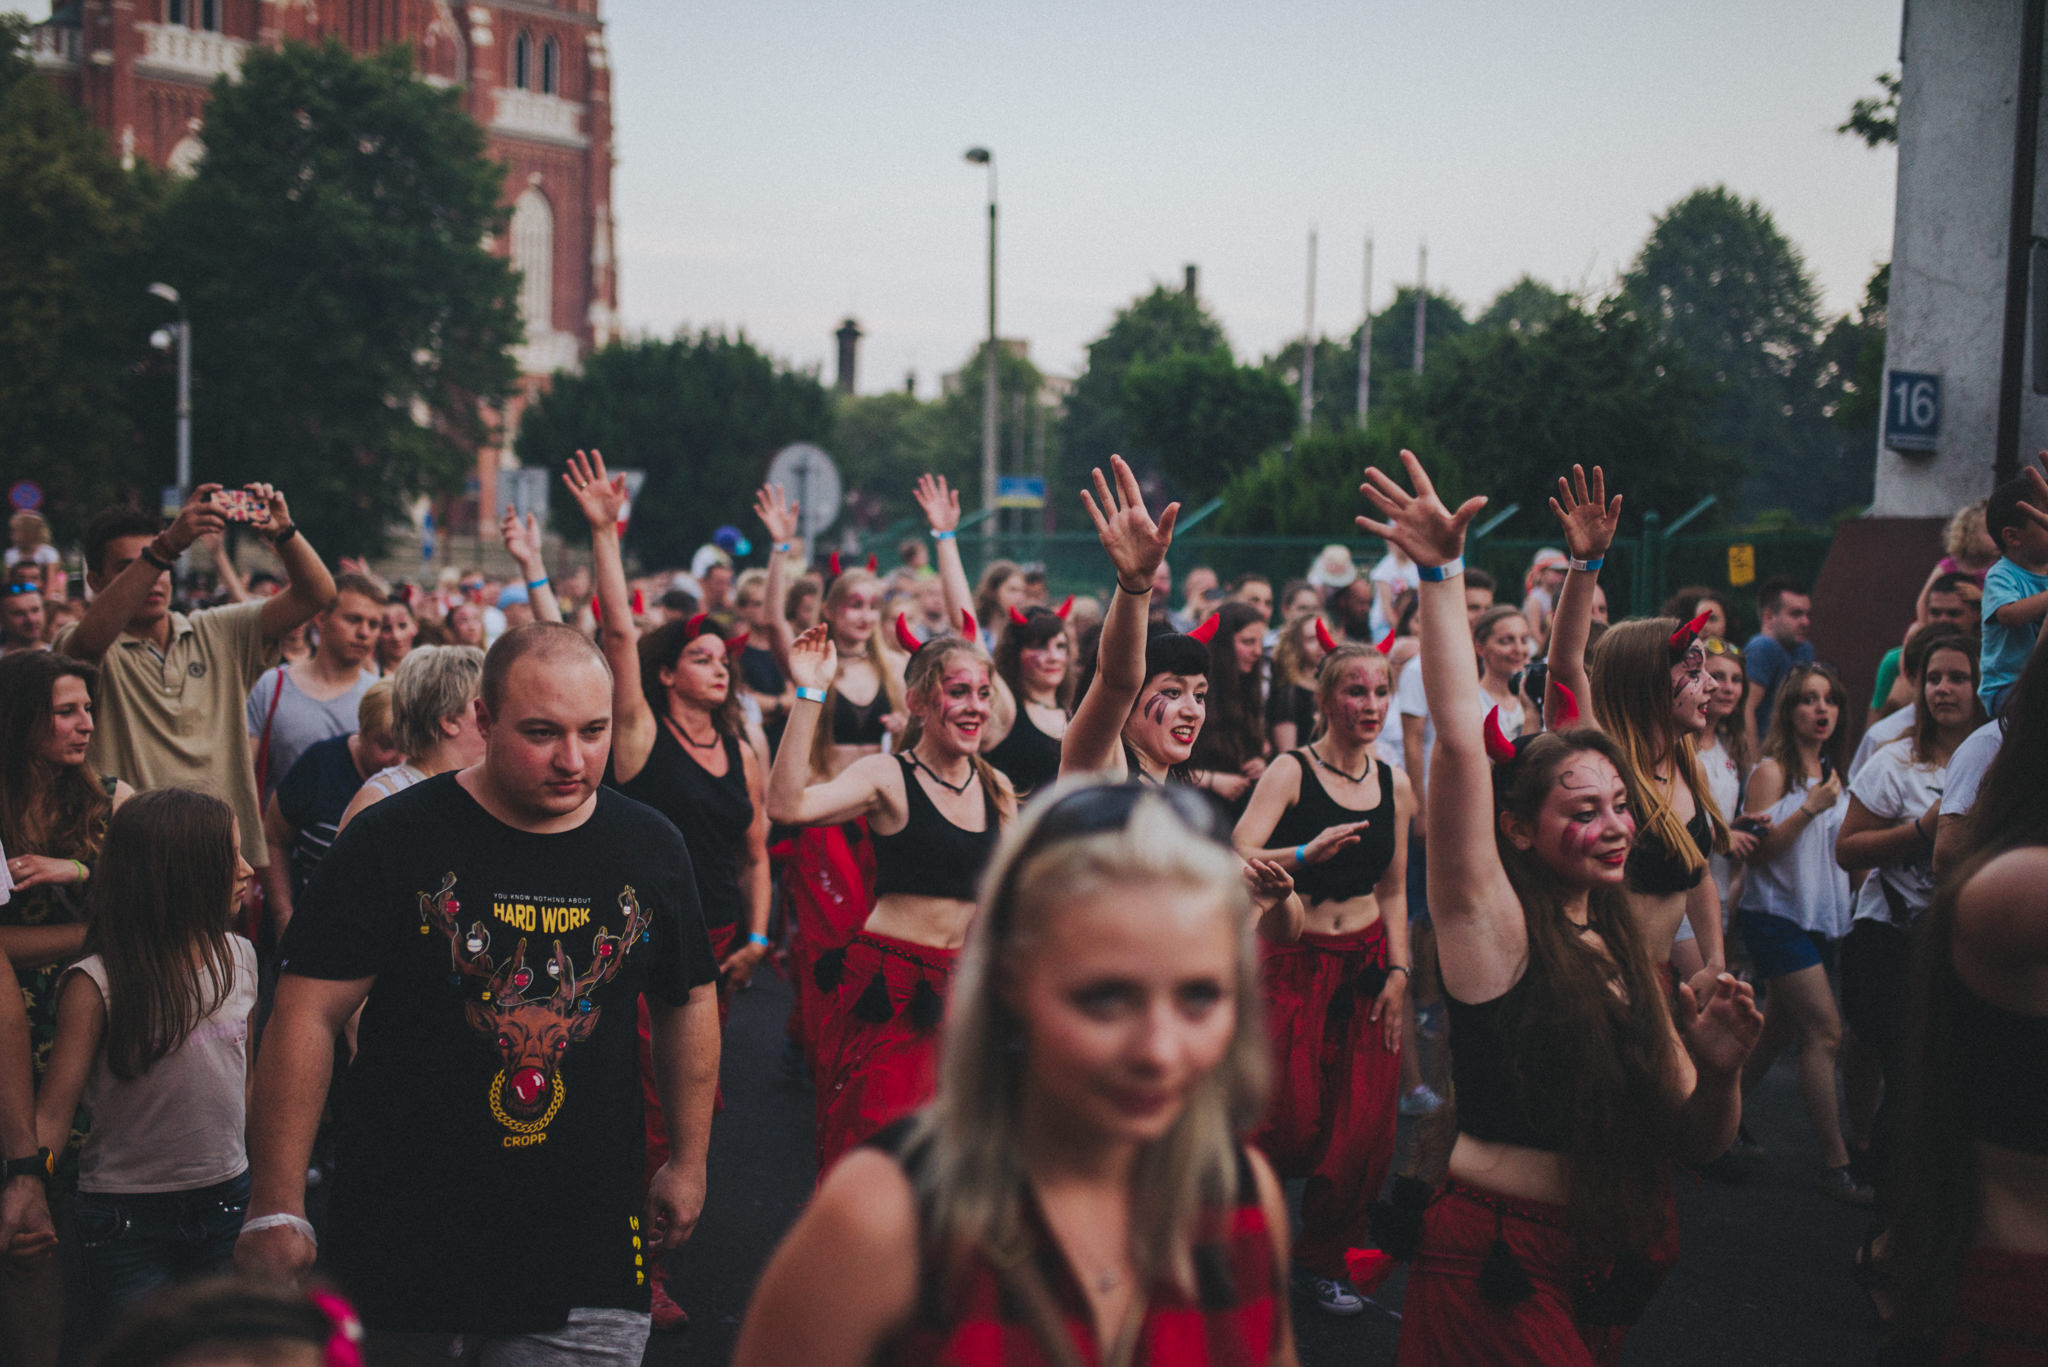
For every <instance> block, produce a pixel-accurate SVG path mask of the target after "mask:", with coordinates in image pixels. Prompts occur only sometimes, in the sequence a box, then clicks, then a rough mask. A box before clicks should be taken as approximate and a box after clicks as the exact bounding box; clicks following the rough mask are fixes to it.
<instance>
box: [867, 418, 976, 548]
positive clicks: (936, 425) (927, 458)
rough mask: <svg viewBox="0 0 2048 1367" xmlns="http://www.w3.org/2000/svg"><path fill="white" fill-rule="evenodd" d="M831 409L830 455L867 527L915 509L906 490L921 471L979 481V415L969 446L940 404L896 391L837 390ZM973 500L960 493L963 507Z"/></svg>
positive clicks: (955, 480) (959, 483)
mask: <svg viewBox="0 0 2048 1367" xmlns="http://www.w3.org/2000/svg"><path fill="white" fill-rule="evenodd" d="M832 408H833V417H832V459H833V460H835V461H837V462H838V463H839V473H840V476H841V477H842V478H843V479H844V480H845V482H846V487H847V489H848V491H849V494H848V497H849V498H850V499H853V498H857V499H858V500H859V505H860V506H859V514H860V518H861V520H862V521H863V522H865V523H866V524H867V525H868V526H869V527H887V526H889V525H891V524H892V523H895V522H898V521H901V520H902V519H903V518H906V517H909V516H911V515H912V514H914V513H916V512H917V502H916V500H915V499H913V498H912V497H911V491H912V490H913V489H914V488H916V486H917V477H918V476H919V475H921V474H924V473H925V472H926V471H930V472H931V473H933V474H937V475H944V476H945V477H946V478H947V479H949V480H951V481H953V483H954V485H955V486H956V487H960V486H964V485H965V483H966V481H967V480H968V478H969V477H970V476H971V477H972V479H973V480H974V482H975V484H977V485H978V484H979V483H980V482H981V460H980V454H979V451H980V441H981V430H980V420H979V419H978V418H977V419H976V425H975V434H974V442H975V444H974V447H973V448H972V449H969V448H968V447H967V446H965V445H963V444H962V442H961V440H960V435H959V433H958V432H956V431H954V430H952V429H953V428H954V427H955V426H957V424H953V423H948V422H946V421H945V419H944V417H943V416H942V414H941V411H940V409H941V406H940V405H939V404H935V403H926V402H924V401H923V400H921V399H919V398H917V397H916V396H915V395H912V394H905V393H903V392H902V391H901V390H896V391H893V392H891V393H887V394H874V395H870V396H866V397H856V396H854V395H850V394H840V395H837V396H835V397H834V399H833V403H832ZM973 502H974V500H972V499H970V498H969V497H968V496H967V495H966V494H964V493H963V494H962V496H961V503H962V505H963V506H972V504H973Z"/></svg>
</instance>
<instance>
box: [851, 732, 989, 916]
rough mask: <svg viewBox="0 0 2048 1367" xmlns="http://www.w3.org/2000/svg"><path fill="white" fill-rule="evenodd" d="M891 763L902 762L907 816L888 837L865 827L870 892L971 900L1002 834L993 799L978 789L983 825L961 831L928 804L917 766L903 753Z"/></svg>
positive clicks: (878, 894)
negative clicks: (869, 843)
mask: <svg viewBox="0 0 2048 1367" xmlns="http://www.w3.org/2000/svg"><path fill="white" fill-rule="evenodd" d="M896 762H897V763H898V764H900V765H902V766H903V791H904V796H905V800H906V802H907V805H908V807H909V809H910V819H909V820H908V821H905V822H904V823H903V829H902V830H900V831H898V832H896V834H894V835H883V834H882V833H881V832H880V831H877V830H874V829H873V828H872V827H870V828H869V831H870V838H871V839H873V841H874V842H875V896H876V897H877V898H880V897H883V896H886V895H887V894H889V893H892V892H902V893H911V894H914V895H916V896H919V897H950V898H952V899H953V900H954V901H956V902H972V901H973V900H974V892H975V884H976V883H977V882H978V881H980V878H981V870H982V868H983V866H984V865H986V864H987V863H988V859H989V856H990V855H991V854H993V853H994V852H995V848H996V841H997V840H999V839H1001V838H1002V834H1003V826H1002V819H1001V817H1000V816H998V814H997V812H996V804H995V802H994V800H993V799H992V798H990V797H989V795H988V790H987V789H983V790H982V794H981V814H982V820H983V822H984V823H985V825H984V827H983V829H981V830H978V831H963V830H961V829H960V828H959V827H958V826H955V825H954V824H953V823H952V822H950V821H948V820H946V816H945V813H943V812H941V811H940V810H939V809H938V807H936V806H935V805H933V803H932V799H931V794H929V793H927V792H926V791H925V790H924V785H923V784H922V783H919V782H918V781H917V766H916V765H914V764H912V763H911V762H910V760H909V758H908V757H907V756H904V755H898V756H896Z"/></svg>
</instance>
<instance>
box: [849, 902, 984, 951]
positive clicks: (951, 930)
mask: <svg viewBox="0 0 2048 1367" xmlns="http://www.w3.org/2000/svg"><path fill="white" fill-rule="evenodd" d="M973 920H974V903H972V902H962V901H960V900H959V899H958V898H953V897H925V896H921V895H919V894H917V893H914V892H891V893H885V894H883V896H882V897H881V899H880V900H878V901H877V902H876V903H875V909H874V910H873V911H871V912H869V913H868V919H867V924H866V925H864V926H863V927H862V929H863V930H866V931H867V932H869V933H870V934H873V935H886V936H888V937H889V938H891V939H894V940H908V941H910V942H911V943H912V944H919V945H930V946H931V947H932V948H934V949H958V948H960V946H961V945H963V944H965V943H966V941H967V927H968V925H969V923H971V922H972V921H973Z"/></svg>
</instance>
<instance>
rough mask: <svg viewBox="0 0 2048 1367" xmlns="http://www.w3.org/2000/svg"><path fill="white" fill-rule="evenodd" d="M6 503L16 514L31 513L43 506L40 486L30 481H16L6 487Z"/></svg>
mask: <svg viewBox="0 0 2048 1367" xmlns="http://www.w3.org/2000/svg"><path fill="white" fill-rule="evenodd" d="M7 501H8V502H9V503H11V504H12V505H14V510H15V511H16V512H18V513H32V512H34V511H35V510H36V509H38V508H40V507H42V506H43V490H42V486H41V485H39V484H37V483H36V482H35V481H34V480H32V479H18V480H16V481H14V483H13V484H12V485H10V486H8V489H7Z"/></svg>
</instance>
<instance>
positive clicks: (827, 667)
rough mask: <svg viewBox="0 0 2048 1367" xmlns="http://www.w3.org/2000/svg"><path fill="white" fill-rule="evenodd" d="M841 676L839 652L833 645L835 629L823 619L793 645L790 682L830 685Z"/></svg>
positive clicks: (810, 685)
mask: <svg viewBox="0 0 2048 1367" xmlns="http://www.w3.org/2000/svg"><path fill="white" fill-rule="evenodd" d="M838 677H839V652H838V650H837V649H835V648H834V647H833V645H832V629H831V628H830V627H828V626H826V625H825V624H824V623H823V622H820V623H818V625H816V626H814V627H812V628H811V629H810V630H809V631H806V632H805V633H804V634H803V635H801V636H799V637H797V638H796V641H795V643H794V644H792V645H791V646H790V648H789V678H790V682H791V683H794V684H795V685H796V686H797V687H798V688H830V687H831V686H832V681H833V680H834V679H836V678H838Z"/></svg>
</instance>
